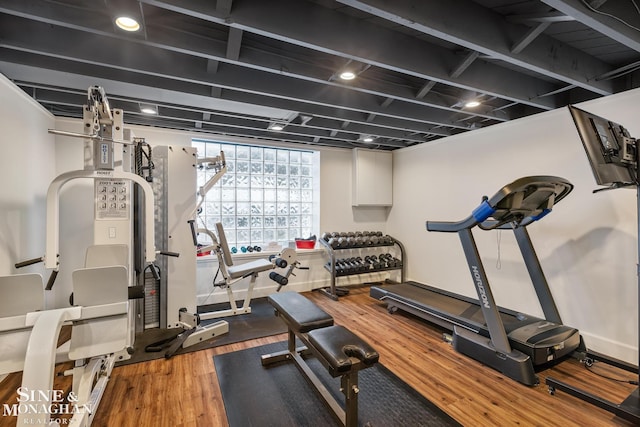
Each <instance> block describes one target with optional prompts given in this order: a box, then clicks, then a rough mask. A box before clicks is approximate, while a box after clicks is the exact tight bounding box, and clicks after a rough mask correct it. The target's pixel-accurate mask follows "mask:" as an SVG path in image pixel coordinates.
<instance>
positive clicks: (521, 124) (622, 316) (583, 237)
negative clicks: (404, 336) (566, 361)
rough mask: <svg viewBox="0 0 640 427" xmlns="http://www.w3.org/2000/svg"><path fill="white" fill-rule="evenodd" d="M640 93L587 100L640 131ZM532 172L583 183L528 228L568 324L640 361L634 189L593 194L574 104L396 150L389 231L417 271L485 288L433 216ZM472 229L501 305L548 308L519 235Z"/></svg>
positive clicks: (442, 281)
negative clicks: (428, 224)
mask: <svg viewBox="0 0 640 427" xmlns="http://www.w3.org/2000/svg"><path fill="white" fill-rule="evenodd" d="M639 99H640V91H638V90H635V91H629V92H625V93H621V94H617V95H614V96H610V97H607V98H603V99H599V100H596V101H591V102H587V103H584V104H581V105H580V107H581V108H583V109H585V110H587V111H590V112H592V113H594V114H598V115H601V116H603V117H606V118H608V119H610V120H612V121H615V122H618V123H620V124H622V125H624V126H625V127H627V128H628V129H629V130H630V132H631V134H632V135H636V136H640V125H639V124H638V122H637V111H638V109H637V102H638V100H639ZM528 175H555V176H560V177H563V178H566V179H568V180H569V181H570V182H572V183H573V184H574V185H575V188H574V190H573V192H572V193H571V194H569V196H567V198H566V199H564V200H563V201H562V202H561V203H559V204H558V205H557V206H556V207H555V208H554V210H553V213H552V214H550V215H548V216H547V217H545V218H544V220H543V221H540V222H539V223H535V224H532V225H531V226H530V227H529V228H528V229H529V233H530V234H531V238H532V240H533V244H534V246H535V248H536V251H537V254H538V256H539V258H540V261H541V263H542V267H543V269H544V271H545V274H546V276H547V280H548V281H549V285H550V287H551V289H552V292H553V294H554V297H555V299H556V304H557V305H558V309H559V310H560V314H561V316H562V318H563V321H564V323H566V324H568V325H571V326H574V327H577V328H579V329H580V331H581V333H582V334H583V336H584V337H585V341H586V343H587V345H588V346H589V347H590V348H592V349H593V350H596V351H599V352H603V353H606V354H609V355H612V356H614V357H618V358H621V359H623V360H627V361H629V362H632V363H637V361H638V356H637V348H638V330H637V327H638V321H637V319H638V318H637V316H638V296H637V292H638V284H637V277H636V262H637V230H636V217H637V216H636V195H635V191H633V190H630V189H627V190H615V191H606V192H600V193H597V194H593V193H592V190H593V189H595V188H596V183H595V180H594V178H593V175H592V172H591V168H590V166H589V162H588V160H587V157H586V155H585V152H584V149H583V147H582V144H581V141H580V139H579V136H578V134H577V131H576V129H575V126H574V124H573V121H572V118H571V115H570V113H569V110H568V109H566V108H562V109H559V110H555V111H550V112H546V113H543V114H539V115H536V116H533V117H528V118H524V119H520V120H515V121H510V122H507V123H504V124H500V125H495V126H491V127H489V128H486V129H482V130H477V131H474V132H471V133H467V134H462V135H459V136H454V137H449V138H445V139H440V140H438V141H436V142H434V143H429V144H423V145H420V146H417V147H411V148H407V149H403V150H397V151H394V178H393V179H394V189H393V192H394V204H393V208H392V209H391V212H390V214H389V221H388V224H387V230H388V231H389V233H390V234H392V235H394V236H395V237H397V238H398V239H400V240H401V241H403V242H404V244H405V246H406V248H407V252H408V254H409V255H408V277H409V278H410V279H413V280H416V281H419V282H423V283H428V284H431V285H433V286H436V287H440V288H443V289H447V290H449V291H453V292H457V293H461V294H465V295H469V296H474V297H476V295H475V290H474V287H473V283H472V280H471V278H470V277H469V272H468V267H467V264H466V261H465V258H464V254H463V252H462V248H461V244H460V241H459V238H458V237H457V235H456V234H450V233H428V232H427V231H426V228H425V221H426V220H441V221H457V220H461V219H463V218H466V217H467V216H468V215H470V214H471V211H472V210H473V209H474V208H475V207H476V206H477V205H478V204H479V203H480V201H481V197H482V196H483V195H487V196H489V197H491V196H492V195H493V194H495V193H496V192H497V191H498V190H499V189H500V188H501V187H502V186H503V185H505V184H507V183H509V182H511V181H513V180H515V179H517V178H520V177H523V176H528ZM474 235H475V237H476V240H477V243H478V248H479V251H480V254H481V256H482V257H483V262H484V264H485V268H486V269H487V274H488V276H489V280H490V282H491V287H492V290H493V291H494V295H495V297H496V300H497V303H498V304H499V305H502V306H506V307H508V308H511V309H515V310H520V311H523V312H526V313H530V314H532V315H539V316H541V315H542V311H541V309H540V307H539V305H538V303H537V300H536V297H535V293H534V291H533V289H532V287H531V286H530V280H529V278H528V275H527V272H526V269H525V267H524V265H523V263H522V260H521V256H520V253H519V249H518V246H517V244H516V242H515V239H514V237H513V233H511V232H509V231H502V232H496V231H493V232H483V231H476V232H474ZM498 239H500V241H499V243H498Z"/></svg>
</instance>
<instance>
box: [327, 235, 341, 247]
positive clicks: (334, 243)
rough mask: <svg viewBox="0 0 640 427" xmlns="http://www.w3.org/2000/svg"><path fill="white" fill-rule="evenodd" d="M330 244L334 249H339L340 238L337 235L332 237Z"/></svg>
mask: <svg viewBox="0 0 640 427" xmlns="http://www.w3.org/2000/svg"><path fill="white" fill-rule="evenodd" d="M329 246H331V247H332V248H333V249H338V248H339V247H340V244H339V243H338V238H337V237H332V238H330V239H329Z"/></svg>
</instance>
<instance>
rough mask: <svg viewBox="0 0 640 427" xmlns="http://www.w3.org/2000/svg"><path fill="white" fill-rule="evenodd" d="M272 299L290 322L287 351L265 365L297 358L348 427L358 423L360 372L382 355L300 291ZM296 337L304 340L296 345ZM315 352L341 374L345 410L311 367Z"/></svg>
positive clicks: (334, 372) (334, 373)
mask: <svg viewBox="0 0 640 427" xmlns="http://www.w3.org/2000/svg"><path fill="white" fill-rule="evenodd" d="M268 301H269V303H270V304H271V305H273V307H274V308H275V309H276V315H278V316H280V318H282V320H284V322H285V323H286V324H287V329H288V335H289V338H288V345H287V350H285V351H280V352H277V353H272V354H265V355H263V356H262V365H263V366H268V365H270V364H272V363H277V362H283V361H293V362H294V363H295V364H296V366H297V367H298V369H299V371H300V372H301V373H302V375H304V376H305V377H306V379H307V380H308V381H309V383H311V384H312V385H313V387H314V388H315V389H316V391H317V392H318V393H319V394H320V396H321V397H322V399H323V400H324V402H325V403H326V404H327V406H328V407H329V409H330V410H331V411H332V412H333V414H334V415H335V417H336V419H337V420H338V421H340V423H341V424H342V425H343V426H345V427H357V426H358V393H359V391H360V389H359V388H358V371H360V370H361V369H366V368H369V367H371V366H373V365H374V364H375V363H377V362H378V359H379V355H378V352H377V351H375V350H374V349H373V348H372V347H371V346H370V345H369V344H367V343H366V342H365V341H364V340H362V339H361V338H360V337H358V336H357V335H356V334H354V333H353V332H351V331H350V330H348V329H347V328H345V327H344V326H340V325H334V324H333V317H331V315H329V314H328V313H327V312H326V311H324V310H322V309H321V308H320V307H318V306H317V305H315V304H314V303H313V302H312V301H311V300H309V299H307V298H306V297H304V296H302V295H300V294H299V293H297V292H283V293H277V294H273V295H270V296H269V298H268ZM296 340H300V341H302V343H304V346H303V347H296ZM310 354H313V355H314V356H315V357H316V358H317V359H318V360H319V361H320V363H322V366H324V368H325V369H326V370H327V371H328V372H329V373H330V374H331V376H332V377H334V378H335V377H338V376H339V377H340V391H341V392H342V394H344V398H345V400H344V409H343V407H342V405H341V404H340V403H338V401H337V400H336V399H335V397H333V396H332V395H331V393H330V392H329V391H328V390H327V389H326V387H325V385H324V384H322V382H321V381H320V379H319V378H318V377H317V376H316V374H315V373H314V372H313V371H312V370H311V368H310V367H309V366H308V365H307V363H306V362H305V360H304V357H303V355H305V356H306V355H310Z"/></svg>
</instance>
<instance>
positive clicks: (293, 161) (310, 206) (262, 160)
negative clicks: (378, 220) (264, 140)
mask: <svg viewBox="0 0 640 427" xmlns="http://www.w3.org/2000/svg"><path fill="white" fill-rule="evenodd" d="M192 145H193V146H194V147H195V148H197V150H198V157H214V156H217V155H219V154H220V151H224V155H225V159H226V162H227V172H226V173H225V174H224V175H223V176H222V178H221V179H220V181H218V183H217V184H216V185H215V186H213V188H212V189H211V190H210V191H209V193H207V195H206V198H205V202H204V204H203V207H202V212H201V213H200V215H199V219H198V221H199V224H198V226H199V227H202V226H203V225H204V226H206V227H207V228H208V229H209V230H211V231H214V232H215V223H216V222H221V223H222V226H223V227H224V231H225V234H226V236H227V240H228V242H229V246H231V247H236V248H237V249H238V252H240V251H241V248H242V247H243V246H244V247H249V246H256V245H257V246H262V247H264V246H266V245H268V244H269V243H270V242H276V243H278V244H280V245H283V246H285V247H286V246H287V245H288V243H289V242H290V241H293V240H294V239H295V238H296V237H309V236H311V235H313V234H315V235H318V229H319V223H320V221H319V214H320V203H319V200H320V197H319V194H320V192H319V170H320V167H319V166H320V154H319V152H317V151H309V150H292V149H287V148H276V147H264V146H255V145H241V144H234V143H228V142H219V141H207V140H202V139H193V140H192ZM214 174H215V172H214V171H207V170H206V169H205V170H199V171H198V186H201V185H203V184H204V183H205V182H206V179H208V178H210V177H211V176H213V175H214ZM198 240H199V242H200V243H204V244H206V243H209V242H207V236H206V235H203V234H201V235H200V236H198Z"/></svg>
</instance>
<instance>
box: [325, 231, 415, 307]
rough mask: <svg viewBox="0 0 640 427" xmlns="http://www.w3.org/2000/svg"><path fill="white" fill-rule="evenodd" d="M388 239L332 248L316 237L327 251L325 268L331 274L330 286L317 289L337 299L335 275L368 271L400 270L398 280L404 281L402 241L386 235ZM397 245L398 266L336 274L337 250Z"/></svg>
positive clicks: (353, 274)
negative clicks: (380, 241) (385, 241)
mask: <svg viewBox="0 0 640 427" xmlns="http://www.w3.org/2000/svg"><path fill="white" fill-rule="evenodd" d="M385 237H386V238H387V239H388V240H390V243H383V244H375V245H367V246H350V247H342V248H333V247H331V245H330V244H329V243H328V242H327V241H326V240H325V239H318V241H319V242H320V243H321V245H322V246H323V247H324V249H325V250H326V251H327V253H328V254H329V263H328V265H325V269H327V271H329V273H330V274H331V286H330V287H329V288H321V289H319V291H320V292H322V293H323V294H325V295H326V296H328V297H329V298H331V299H333V300H335V301H337V300H338V297H339V295H338V292H337V288H336V277H345V276H355V275H359V274H369V273H379V272H383V271H395V270H400V281H401V282H404V272H405V251H404V246H403V245H402V243H401V242H400V241H399V240H397V239H395V238H393V237H391V236H389V235H387V236H385ZM395 246H397V247H398V248H399V249H400V265H399V266H394V267H384V268H371V269H369V270H367V271H357V272H348V273H342V274H338V272H337V271H336V252H338V251H355V250H361V249H365V250H366V249H372V248H384V247H387V248H391V247H395Z"/></svg>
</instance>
